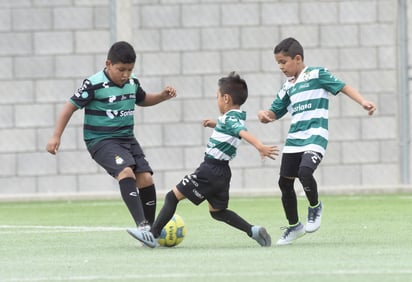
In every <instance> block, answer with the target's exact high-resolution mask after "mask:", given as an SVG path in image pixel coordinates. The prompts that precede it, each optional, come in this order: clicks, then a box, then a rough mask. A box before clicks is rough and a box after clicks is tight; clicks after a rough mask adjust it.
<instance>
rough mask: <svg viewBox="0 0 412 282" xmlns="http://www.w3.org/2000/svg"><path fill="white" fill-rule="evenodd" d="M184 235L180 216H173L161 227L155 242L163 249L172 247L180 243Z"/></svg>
mask: <svg viewBox="0 0 412 282" xmlns="http://www.w3.org/2000/svg"><path fill="white" fill-rule="evenodd" d="M185 235H186V226H185V222H184V221H183V218H182V217H181V216H180V215H178V214H175V215H174V216H173V217H172V218H171V219H170V220H169V222H168V223H167V224H166V225H165V227H163V229H162V232H161V233H160V236H159V238H157V242H158V243H159V245H160V246H163V247H174V246H177V245H179V244H180V243H182V241H183V239H184V238H185Z"/></svg>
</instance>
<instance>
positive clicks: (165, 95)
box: [139, 86, 176, 107]
mask: <svg viewBox="0 0 412 282" xmlns="http://www.w3.org/2000/svg"><path fill="white" fill-rule="evenodd" d="M174 97H176V89H174V88H173V87H171V86H166V87H165V88H164V89H163V90H162V91H161V92H159V93H148V94H146V97H145V99H144V100H143V101H142V102H141V103H139V106H142V107H148V106H154V105H156V104H159V103H161V102H163V101H166V100H169V99H171V98H174Z"/></svg>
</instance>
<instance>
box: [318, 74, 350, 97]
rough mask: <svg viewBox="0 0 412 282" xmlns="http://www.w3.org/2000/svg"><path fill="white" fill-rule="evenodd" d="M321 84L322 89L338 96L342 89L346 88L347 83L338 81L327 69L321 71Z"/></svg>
mask: <svg viewBox="0 0 412 282" xmlns="http://www.w3.org/2000/svg"><path fill="white" fill-rule="evenodd" d="M319 83H320V84H321V85H322V88H323V89H325V90H327V91H328V92H330V93H332V94H333V95H336V94H338V93H339V91H341V90H342V88H343V87H344V86H345V83H344V82H343V81H341V80H339V79H337V78H336V77H335V76H334V75H333V74H331V73H330V72H329V71H328V70H327V69H325V68H321V69H319Z"/></svg>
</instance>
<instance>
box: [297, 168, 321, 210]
mask: <svg viewBox="0 0 412 282" xmlns="http://www.w3.org/2000/svg"><path fill="white" fill-rule="evenodd" d="M298 174H299V181H300V183H302V186H303V190H304V191H305V194H306V198H307V199H308V201H309V204H310V206H312V207H314V206H316V205H317V204H318V203H319V199H318V197H319V196H318V184H317V183H316V180H315V178H314V177H313V169H311V168H309V167H305V166H302V167H300V168H299V172H298Z"/></svg>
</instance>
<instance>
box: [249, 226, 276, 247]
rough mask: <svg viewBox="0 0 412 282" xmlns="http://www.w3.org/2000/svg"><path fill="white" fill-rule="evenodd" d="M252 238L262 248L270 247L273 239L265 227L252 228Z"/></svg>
mask: <svg viewBox="0 0 412 282" xmlns="http://www.w3.org/2000/svg"><path fill="white" fill-rule="evenodd" d="M252 238H253V239H255V240H256V241H257V242H258V243H259V245H261V246H262V247H270V245H271V244H272V239H271V238H270V235H269V233H268V232H267V231H266V229H265V228H264V227H261V226H252Z"/></svg>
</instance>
